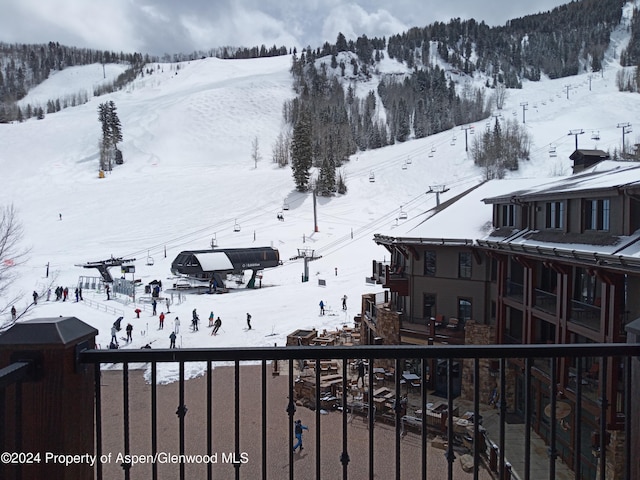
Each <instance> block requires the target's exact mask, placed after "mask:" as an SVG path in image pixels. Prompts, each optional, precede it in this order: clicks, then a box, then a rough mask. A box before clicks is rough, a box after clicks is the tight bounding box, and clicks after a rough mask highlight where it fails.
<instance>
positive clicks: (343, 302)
mask: <svg viewBox="0 0 640 480" xmlns="http://www.w3.org/2000/svg"><path fill="white" fill-rule="evenodd" d="M342 309H343V310H346V309H347V296H346V295H343V296H342Z"/></svg>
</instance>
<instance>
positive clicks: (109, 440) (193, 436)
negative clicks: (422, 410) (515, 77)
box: [101, 366, 491, 480]
mask: <svg viewBox="0 0 640 480" xmlns="http://www.w3.org/2000/svg"><path fill="white" fill-rule="evenodd" d="M260 375H261V372H260V368H259V367H253V366H243V367H242V368H241V372H240V383H241V385H240V395H241V397H240V411H241V416H242V422H241V425H240V427H239V434H240V451H241V452H244V453H245V454H246V456H245V458H246V460H247V463H245V464H243V465H242V466H241V467H240V478H243V479H252V480H253V479H259V478H262V477H261V468H262V461H263V458H266V463H267V478H271V479H278V480H279V479H284V478H289V465H290V463H289V460H290V458H292V459H293V468H294V478H296V479H314V478H316V456H317V451H316V437H317V436H318V435H319V438H320V445H321V452H320V459H321V460H320V470H321V478H323V479H329V480H333V479H337V478H342V473H343V472H342V464H341V463H340V456H341V453H342V415H341V413H340V412H329V413H328V414H327V415H322V416H321V422H320V424H319V425H316V422H315V412H314V411H311V410H309V409H307V408H303V407H298V409H297V412H296V415H295V417H296V418H300V419H301V420H302V422H303V424H305V425H307V426H308V427H309V431H306V432H305V433H304V450H303V451H302V452H296V453H295V454H293V455H292V456H291V455H290V451H291V445H290V444H289V428H288V416H287V413H286V406H287V403H288V400H287V393H288V377H287V376H286V375H281V376H278V377H272V376H271V371H270V370H269V371H268V377H267V404H266V405H265V408H266V411H267V438H268V442H267V451H266V452H263V451H262V449H261V438H262V431H261V429H262V421H261V415H262V405H261V402H260V385H261V377H260ZM233 378H234V377H233V368H229V367H221V368H216V369H214V373H213V382H212V385H213V403H212V406H211V407H212V409H213V416H214V419H213V431H212V432H211V435H212V438H213V452H214V453H217V454H218V463H216V464H214V465H213V474H214V478H220V479H229V478H234V477H235V472H234V467H233V466H232V465H231V464H229V463H224V462H223V461H222V460H223V459H222V454H229V453H232V452H233V451H234V441H235V440H234V431H235V425H234V421H233V419H234V396H233ZM101 383H102V402H103V414H102V418H103V423H102V428H103V439H104V440H103V442H104V444H103V448H102V449H103V454H109V453H110V454H111V459H112V460H111V461H110V462H109V463H107V464H105V465H104V469H103V478H108V479H116V478H124V474H123V470H122V468H121V467H120V465H119V462H118V461H117V455H118V454H119V453H123V452H124V436H123V428H122V425H123V397H122V373H121V372H116V371H107V372H104V373H103V377H102V382H101ZM206 389H207V378H206V376H205V377H200V378H197V379H193V380H189V381H187V382H185V404H186V406H187V408H188V412H187V415H186V417H185V431H186V448H185V449H186V453H188V454H206V451H207V450H206V449H207V433H208V432H207V431H206V430H207V429H206V418H207V417H206V398H207V396H206ZM157 396H158V400H157V416H158V450H159V451H160V452H163V453H170V454H178V453H179V442H178V438H179V434H178V417H177V416H176V409H177V406H178V398H179V396H178V384H177V383H172V384H169V385H160V386H158V388H157ZM129 398H130V400H129V404H130V408H131V413H130V422H131V425H130V452H131V453H132V454H137V455H149V454H150V453H151V412H150V405H151V387H150V385H149V384H147V383H146V382H145V381H144V379H143V377H142V373H141V372H140V371H130V381H129ZM347 439H348V440H347V442H348V443H347V444H348V454H349V459H350V461H349V464H348V467H347V473H348V478H350V479H354V480H359V479H368V478H369V453H368V452H369V447H368V445H369V443H368V441H369V430H368V428H367V423H366V421H363V420H362V418H361V417H356V416H354V418H353V420H352V421H351V422H350V423H348V424H347ZM420 451H421V444H420V436H419V435H417V434H414V433H408V434H407V435H406V436H405V437H403V438H402V440H401V451H400V458H401V460H400V461H401V464H400V466H401V478H403V479H418V478H420V461H419V459H420ZM373 456H374V472H375V477H374V478H378V479H385V480H386V479H391V478H395V469H396V463H395V429H394V427H392V426H391V425H386V424H383V423H376V425H375V430H374V455H373ZM458 457H459V456H458ZM427 466H428V478H430V479H433V478H436V479H437V478H447V477H446V475H447V467H448V465H447V462H446V459H445V456H444V451H443V450H441V449H439V448H435V447H433V446H432V445H431V444H429V446H428V450H427ZM185 469H186V478H192V479H200V478H207V467H206V465H204V464H202V463H191V464H188V465H186V467H185ZM151 471H152V470H151V465H150V464H148V463H146V464H138V465H135V466H134V467H133V468H132V469H131V478H132V479H134V480H135V479H141V480H142V479H144V480H147V479H149V478H151ZM158 478H160V479H168V480H175V479H176V478H179V466H178V465H177V464H174V463H163V464H159V465H158ZM453 478H455V479H471V478H473V476H472V475H471V474H469V473H465V472H464V471H463V470H462V467H461V464H460V460H459V458H458V459H456V461H455V462H454V468H453ZM480 478H481V479H483V480H486V479H489V478H491V476H490V475H489V474H488V473H487V472H486V471H482V472H481V475H480Z"/></svg>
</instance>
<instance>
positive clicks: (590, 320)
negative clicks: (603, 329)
mask: <svg viewBox="0 0 640 480" xmlns="http://www.w3.org/2000/svg"><path fill="white" fill-rule="evenodd" d="M600 310H601V308H600V306H599V305H592V304H590V303H585V302H579V301H577V300H571V311H570V313H569V321H570V322H572V323H575V324H576V325H580V326H583V327H587V328H588V329H590V330H593V331H595V332H598V331H600Z"/></svg>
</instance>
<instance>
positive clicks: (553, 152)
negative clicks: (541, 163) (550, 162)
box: [549, 145, 558, 158]
mask: <svg viewBox="0 0 640 480" xmlns="http://www.w3.org/2000/svg"><path fill="white" fill-rule="evenodd" d="M557 156H558V154H557V153H556V146H555V145H549V157H552V158H553V157H557Z"/></svg>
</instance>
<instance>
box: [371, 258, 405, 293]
mask: <svg viewBox="0 0 640 480" xmlns="http://www.w3.org/2000/svg"><path fill="white" fill-rule="evenodd" d="M373 278H374V280H375V281H376V283H379V284H382V286H383V287H384V288H388V289H389V290H390V291H392V292H394V293H397V294H398V295H400V296H404V297H406V296H408V295H409V276H408V275H407V273H406V266H404V265H400V266H391V265H389V263H387V262H376V261H375V260H374V262H373Z"/></svg>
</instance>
